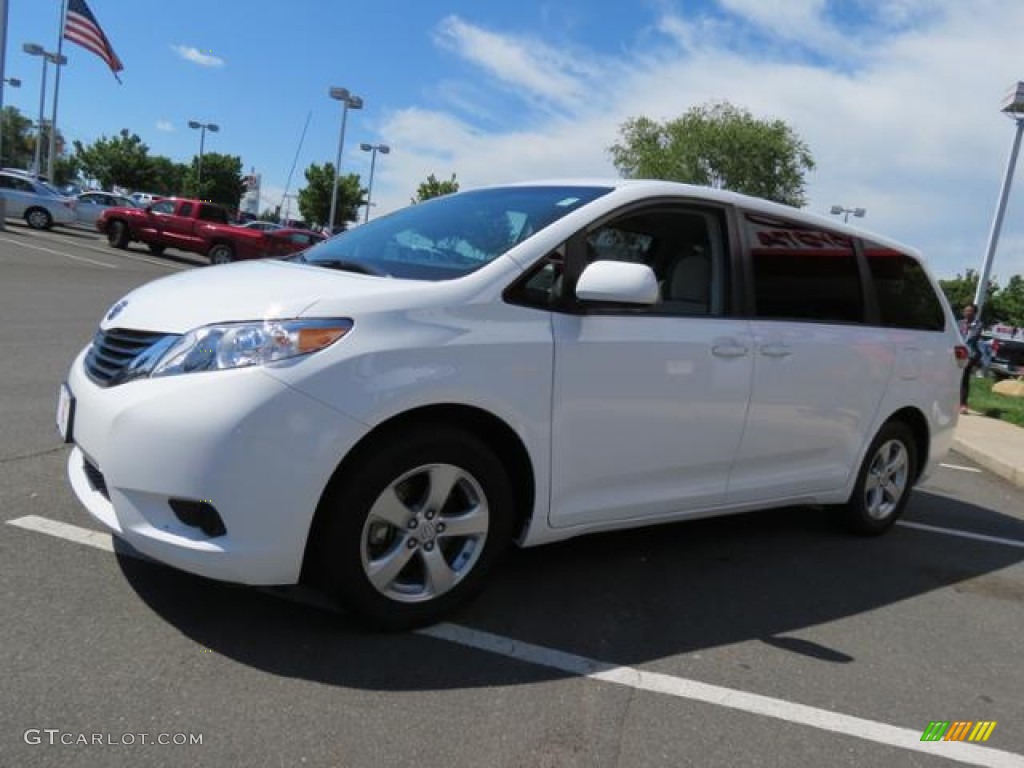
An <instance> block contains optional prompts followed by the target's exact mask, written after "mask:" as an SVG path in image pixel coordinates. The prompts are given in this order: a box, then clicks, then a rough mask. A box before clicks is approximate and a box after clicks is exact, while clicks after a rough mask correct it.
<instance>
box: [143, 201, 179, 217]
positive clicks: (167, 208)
mask: <svg viewBox="0 0 1024 768" xmlns="http://www.w3.org/2000/svg"><path fill="white" fill-rule="evenodd" d="M149 210H150V211H152V212H153V213H167V214H170V213H174V201H173V200H161V201H159V202H157V203H153V205H151V206H150V207H149Z"/></svg>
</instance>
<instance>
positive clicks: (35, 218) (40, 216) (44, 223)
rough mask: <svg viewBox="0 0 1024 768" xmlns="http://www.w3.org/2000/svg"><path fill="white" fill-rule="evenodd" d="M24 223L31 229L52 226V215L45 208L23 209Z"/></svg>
mask: <svg viewBox="0 0 1024 768" xmlns="http://www.w3.org/2000/svg"><path fill="white" fill-rule="evenodd" d="M25 223H26V224H28V225H29V226H30V227H32V229H49V228H50V227H52V226H53V217H52V216H51V215H50V212H49V211H47V210H46V209H45V208H29V209H28V210H27V211H25Z"/></svg>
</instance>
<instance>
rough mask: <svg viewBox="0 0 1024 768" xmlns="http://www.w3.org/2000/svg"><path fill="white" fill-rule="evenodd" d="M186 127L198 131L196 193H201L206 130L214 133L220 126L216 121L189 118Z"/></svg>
mask: <svg viewBox="0 0 1024 768" xmlns="http://www.w3.org/2000/svg"><path fill="white" fill-rule="evenodd" d="M188 127H189V128H192V129H194V130H195V129H198V131H199V168H198V169H197V170H196V193H197V194H202V193H203V147H204V146H205V144H206V132H207V131H209V132H210V133H216V132H217V131H219V130H220V126H219V125H217V124H216V123H200V122H199V121H197V120H189V121H188Z"/></svg>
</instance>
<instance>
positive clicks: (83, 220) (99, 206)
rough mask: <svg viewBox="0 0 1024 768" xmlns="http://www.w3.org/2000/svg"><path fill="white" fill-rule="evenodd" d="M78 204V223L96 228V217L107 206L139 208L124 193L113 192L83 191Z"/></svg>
mask: <svg viewBox="0 0 1024 768" xmlns="http://www.w3.org/2000/svg"><path fill="white" fill-rule="evenodd" d="M77 200H78V205H77V207H76V208H75V214H76V216H77V218H78V223H79V224H80V225H83V226H87V227H91V228H95V227H96V219H98V218H99V217H100V214H101V213H103V212H104V211H105V210H107V208H114V207H119V208H137V207H138V206H137V205H136V204H135V203H134V202H133V201H132V200H131V199H130V198H127V197H124V196H123V195H115V194H113V193H111V192H82V193H81V194H80V195H78V197H77Z"/></svg>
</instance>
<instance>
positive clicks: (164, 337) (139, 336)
mask: <svg viewBox="0 0 1024 768" xmlns="http://www.w3.org/2000/svg"><path fill="white" fill-rule="evenodd" d="M176 338H178V337H177V336H176V335H174V334H166V333H152V332H150V331H130V330H126V329H124V328H112V329H111V330H109V331H97V332H96V335H95V336H94V337H93V340H92V347H91V348H90V349H89V354H87V355H86V357H85V370H86V373H88V374H89V378H90V379H92V380H93V381H94V382H96V383H97V384H99V385H100V386H101V387H112V386H114V385H115V384H123V383H124V382H126V381H129V380H130V379H132V378H135V377H136V376H138V375H142V374H144V373H147V372H148V370H146V369H145V367H144V366H143V365H141V363H142V362H144V361H145V358H147V356H148V355H147V353H150V352H151V351H152V350H153V349H154V347H156V346H157V345H160V347H161V349H162V350H163V349H166V347H167V346H169V343H170V342H171V341H173V340H174V339H176ZM151 362H155V360H152V361H151Z"/></svg>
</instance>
